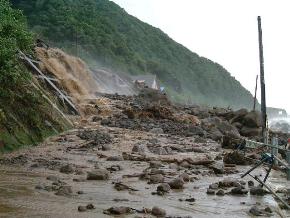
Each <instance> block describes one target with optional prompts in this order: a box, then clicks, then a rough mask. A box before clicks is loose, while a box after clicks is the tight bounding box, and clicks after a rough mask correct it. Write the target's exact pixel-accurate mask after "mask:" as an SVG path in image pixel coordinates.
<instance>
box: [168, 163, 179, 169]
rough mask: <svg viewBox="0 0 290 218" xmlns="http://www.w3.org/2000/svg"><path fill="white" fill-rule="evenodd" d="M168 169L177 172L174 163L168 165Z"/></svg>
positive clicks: (176, 166)
mask: <svg viewBox="0 0 290 218" xmlns="http://www.w3.org/2000/svg"><path fill="white" fill-rule="evenodd" d="M169 169H172V170H178V165H177V164H175V163H171V164H169Z"/></svg>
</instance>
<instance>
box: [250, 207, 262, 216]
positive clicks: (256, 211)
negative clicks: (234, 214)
mask: <svg viewBox="0 0 290 218" xmlns="http://www.w3.org/2000/svg"><path fill="white" fill-rule="evenodd" d="M249 212H250V214H252V215H254V216H262V215H263V212H262V211H261V210H260V209H259V208H258V207H257V206H253V207H251V209H250V211H249Z"/></svg>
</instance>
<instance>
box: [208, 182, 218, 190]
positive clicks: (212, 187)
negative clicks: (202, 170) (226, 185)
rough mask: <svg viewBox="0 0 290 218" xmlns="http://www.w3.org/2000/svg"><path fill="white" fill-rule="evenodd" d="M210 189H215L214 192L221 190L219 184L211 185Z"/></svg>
mask: <svg viewBox="0 0 290 218" xmlns="http://www.w3.org/2000/svg"><path fill="white" fill-rule="evenodd" d="M208 188H209V189H213V190H217V189H218V188H219V184H218V183H213V184H210V185H209V187H208Z"/></svg>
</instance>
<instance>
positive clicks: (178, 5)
mask: <svg viewBox="0 0 290 218" xmlns="http://www.w3.org/2000/svg"><path fill="white" fill-rule="evenodd" d="M113 1H114V2H116V3H117V4H119V5H120V6H121V7H122V8H124V9H125V10H126V11H127V12H128V13H129V14H131V15H133V16H135V17H137V18H139V19H140V20H142V21H144V22H146V23H149V24H151V25H153V26H155V27H158V28H160V29H161V30H162V31H164V32H165V33H167V34H168V35H169V36H170V37H171V38H172V39H174V40H175V41H177V42H179V43H181V44H183V45H184V46H186V47H187V48H189V49H190V50H192V51H194V52H196V53H198V54H199V55H201V56H204V57H207V58H209V59H211V60H213V61H215V62H218V63H220V64H221V65H223V66H224V67H225V68H226V69H227V70H228V71H229V72H230V73H231V74H232V75H233V76H234V77H235V78H236V79H237V80H239V81H240V82H241V83H242V85H243V86H244V87H246V88H247V89H248V90H249V91H250V92H251V93H253V92H254V88H255V77H256V75H257V74H259V50H258V31H257V16H258V15H260V16H261V17H262V26H263V38H264V56H265V80H266V92H267V93H266V94H267V106H272V107H281V108H285V109H287V111H288V112H289V113H290V98H289V88H290V76H289V73H290V66H289V64H290V61H289V58H290V56H289V51H290V42H289V40H290V13H289V10H290V1H289V0H113ZM259 89H260V87H259Z"/></svg>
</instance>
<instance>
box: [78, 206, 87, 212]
mask: <svg viewBox="0 0 290 218" xmlns="http://www.w3.org/2000/svg"><path fill="white" fill-rule="evenodd" d="M78 211H79V212H85V211H87V208H86V207H85V206H78Z"/></svg>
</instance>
